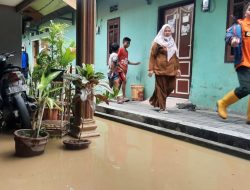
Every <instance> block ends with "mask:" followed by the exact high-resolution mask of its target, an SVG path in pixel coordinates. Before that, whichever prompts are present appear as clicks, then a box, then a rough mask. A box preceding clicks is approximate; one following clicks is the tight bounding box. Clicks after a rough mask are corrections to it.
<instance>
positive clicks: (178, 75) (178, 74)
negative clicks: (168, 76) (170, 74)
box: [176, 69, 181, 77]
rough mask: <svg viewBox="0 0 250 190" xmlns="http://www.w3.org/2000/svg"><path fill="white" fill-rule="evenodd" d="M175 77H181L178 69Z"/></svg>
mask: <svg viewBox="0 0 250 190" xmlns="http://www.w3.org/2000/svg"><path fill="white" fill-rule="evenodd" d="M176 76H177V77H180V76H181V70H180V69H178V70H177V74H176Z"/></svg>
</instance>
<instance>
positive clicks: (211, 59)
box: [190, 0, 246, 113]
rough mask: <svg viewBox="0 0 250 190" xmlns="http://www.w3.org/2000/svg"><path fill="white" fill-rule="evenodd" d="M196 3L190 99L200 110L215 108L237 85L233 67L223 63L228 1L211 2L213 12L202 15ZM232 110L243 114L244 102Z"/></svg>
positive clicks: (198, 4) (199, 2)
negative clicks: (217, 102)
mask: <svg viewBox="0 0 250 190" xmlns="http://www.w3.org/2000/svg"><path fill="white" fill-rule="evenodd" d="M201 1H202V0H197V1H196V2H197V6H196V12H195V13H196V16H195V30H194V32H195V33H194V46H193V47H194V54H193V69H192V87H191V96H190V100H191V101H192V102H193V103H195V104H197V105H198V106H200V107H203V108H209V109H215V103H216V101H217V99H219V98H221V97H222V96H223V95H224V94H225V93H227V92H228V91H230V90H232V89H234V88H235V87H236V86H238V80H237V76H236V73H235V70H234V67H233V64H228V63H224V53H225V43H224V36H225V31H226V19H227V0H220V1H214V2H216V4H213V7H214V10H213V11H212V12H210V13H203V12H201V10H200V4H201ZM231 110H233V111H236V112H243V113H245V110H246V100H241V101H240V102H238V103H237V104H235V105H233V106H232V107H231Z"/></svg>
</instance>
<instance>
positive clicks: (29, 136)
mask: <svg viewBox="0 0 250 190" xmlns="http://www.w3.org/2000/svg"><path fill="white" fill-rule="evenodd" d="M33 134H34V130H32V129H20V130H17V131H15V132H14V136H15V137H14V140H15V149H16V156H20V157H30V156H37V155H40V154H42V153H43V152H44V150H45V146H46V144H47V142H48V138H49V133H47V132H46V131H41V132H40V135H39V137H37V138H36V137H33Z"/></svg>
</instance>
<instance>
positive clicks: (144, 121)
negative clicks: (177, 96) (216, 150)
mask: <svg viewBox="0 0 250 190" xmlns="http://www.w3.org/2000/svg"><path fill="white" fill-rule="evenodd" d="M182 101H183V100H182ZM168 103H169V102H167V105H168V113H159V112H158V110H157V109H155V108H153V107H152V106H150V105H149V104H148V101H144V102H133V101H130V102H126V103H124V104H117V103H114V102H111V103H110V105H106V104H100V105H98V107H97V115H98V116H102V117H105V118H109V119H113V120H115V121H120V122H123V123H126V124H128V123H129V124H130V125H134V124H133V123H135V125H136V126H138V125H139V127H140V128H143V129H146V130H150V131H154V132H158V133H161V134H166V135H168V134H171V136H172V135H175V136H176V137H177V138H182V137H181V136H182V135H183V138H184V139H191V140H192V139H194V140H195V141H197V138H199V139H198V141H197V142H198V143H200V144H201V142H202V141H203V140H204V141H203V142H205V141H206V142H205V143H206V144H212V145H213V146H214V143H217V145H218V146H217V147H221V148H223V149H224V147H225V146H226V149H227V150H226V151H231V150H232V152H233V153H234V152H236V154H238V153H239V154H245V155H246V156H247V157H248V158H250V125H246V118H245V117H242V116H239V115H235V114H230V115H229V118H228V119H227V120H222V119H220V118H219V117H218V116H217V113H216V112H211V111H206V110H197V111H195V112H194V111H188V110H186V109H177V108H176V105H175V104H173V102H172V104H168ZM170 103H171V102H170ZM176 133H178V134H176ZM208 141H211V142H208Z"/></svg>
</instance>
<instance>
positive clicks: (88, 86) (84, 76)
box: [64, 64, 113, 149]
mask: <svg viewBox="0 0 250 190" xmlns="http://www.w3.org/2000/svg"><path fill="white" fill-rule="evenodd" d="M76 70H77V74H64V78H65V79H66V80H69V81H71V82H72V83H73V85H74V86H75V87H76V89H77V90H76V94H75V96H74V98H73V102H74V104H76V103H78V102H80V101H88V102H89V103H90V105H91V109H92V111H93V113H94V111H95V107H96V104H97V103H99V102H102V101H104V102H106V103H107V104H108V103H109V102H108V96H107V92H109V93H110V94H113V90H112V89H111V88H110V87H109V84H108V82H106V81H104V80H103V79H104V78H105V76H104V74H103V73H101V72H95V70H94V66H93V65H92V64H83V65H82V67H80V66H77V67H76ZM73 113H75V111H74V110H73ZM74 115H76V114H74ZM81 120H83V119H82V118H81ZM72 123H74V121H72ZM72 123H71V124H72ZM71 127H72V125H71ZM80 131H81V130H80ZM80 131H79V138H78V139H77V140H65V141H64V144H65V145H66V147H76V149H78V148H77V147H79V144H84V143H87V142H86V140H84V139H83V140H82V139H80V137H81V135H80Z"/></svg>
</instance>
